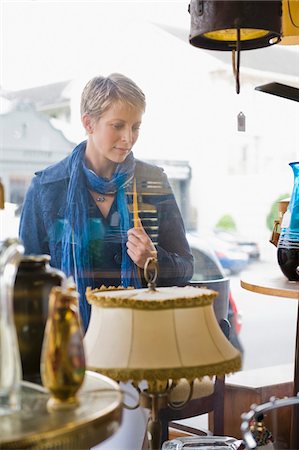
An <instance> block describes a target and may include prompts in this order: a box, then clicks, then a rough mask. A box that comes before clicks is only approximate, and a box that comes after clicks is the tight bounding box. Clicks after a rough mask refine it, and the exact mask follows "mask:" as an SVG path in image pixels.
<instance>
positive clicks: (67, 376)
mask: <svg viewBox="0 0 299 450" xmlns="http://www.w3.org/2000/svg"><path fill="white" fill-rule="evenodd" d="M41 375H42V382H43V385H44V386H45V387H46V388H48V389H49V391H50V393H51V397H50V400H49V402H48V407H50V408H51V409H68V408H74V407H76V406H77V405H78V400H77V397H76V393H77V391H78V390H79V388H80V386H81V385H82V383H83V380H84V376H85V355H84V348H83V333H82V329H81V326H80V321H79V312H78V293H77V292H76V291H74V290H71V289H69V290H67V289H63V288H61V287H54V288H52V290H51V293H50V302H49V316H48V320H47V324H46V329H45V336H44V342H43V348H42V358H41Z"/></svg>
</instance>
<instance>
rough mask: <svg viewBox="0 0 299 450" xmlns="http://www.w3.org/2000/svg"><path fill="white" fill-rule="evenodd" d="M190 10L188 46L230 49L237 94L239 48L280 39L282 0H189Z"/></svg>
mask: <svg viewBox="0 0 299 450" xmlns="http://www.w3.org/2000/svg"><path fill="white" fill-rule="evenodd" d="M189 12H190V15H191V31H190V35H189V42H190V44H191V45H194V46H195V47H200V48H205V49H208V50H221V51H232V52H233V66H234V73H235V77H236V90H237V93H239V92H240V84H239V66H240V51H241V50H251V49H256V48H261V47H267V46H269V45H273V44H276V43H277V42H279V41H280V38H281V16H282V2H281V1H278V0H275V1H271V0H266V1H263V0H256V1H247V0H241V1H238V0H232V1H225V0H222V1H219V0H218V1H212V0H191V2H190V4H189ZM235 52H236V53H237V62H235Z"/></svg>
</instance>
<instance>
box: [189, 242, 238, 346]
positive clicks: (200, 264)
mask: <svg viewBox="0 0 299 450" xmlns="http://www.w3.org/2000/svg"><path fill="white" fill-rule="evenodd" d="M187 239H188V242H189V245H190V248H191V251H192V254H193V257H194V274H193V277H192V281H197V282H199V281H200V282H202V281H210V280H221V279H223V278H226V274H225V271H224V269H223V267H222V265H221V262H220V260H219V258H218V257H217V255H216V253H215V251H214V250H213V248H212V246H211V245H210V244H209V242H208V241H207V240H206V239H204V238H203V237H202V236H200V235H198V234H196V233H187ZM228 320H229V322H230V325H231V329H230V338H229V340H230V342H231V343H232V344H233V345H234V347H236V348H237V349H238V350H239V351H240V352H241V353H243V347H242V344H241V341H240V338H239V333H240V331H241V327H242V317H241V314H240V312H239V311H238V308H237V305H236V302H235V300H234V298H233V295H232V292H231V291H229V308H228Z"/></svg>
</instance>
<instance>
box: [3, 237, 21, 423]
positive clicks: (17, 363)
mask: <svg viewBox="0 0 299 450" xmlns="http://www.w3.org/2000/svg"><path fill="white" fill-rule="evenodd" d="M23 252H24V247H23V245H22V244H21V242H20V241H19V240H18V239H7V240H5V241H4V242H3V243H1V244H0V416H1V415H4V414H9V413H13V412H15V411H17V410H19V409H20V405H21V401H20V387H21V379H22V369H21V360H20V353H19V347H18V340H17V335H16V328H15V323H14V318H13V285H14V281H15V276H16V272H17V268H18V264H19V262H20V260H21V255H22V253H23Z"/></svg>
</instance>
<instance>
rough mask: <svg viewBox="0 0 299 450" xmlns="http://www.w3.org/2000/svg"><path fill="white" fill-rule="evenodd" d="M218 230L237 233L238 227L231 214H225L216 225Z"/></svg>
mask: <svg viewBox="0 0 299 450" xmlns="http://www.w3.org/2000/svg"><path fill="white" fill-rule="evenodd" d="M216 228H218V229H221V230H227V231H236V230H237V226H236V223H235V221H234V219H233V218H232V216H231V215H230V214H224V215H223V216H222V217H220V219H219V220H218V222H217V223H216Z"/></svg>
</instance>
